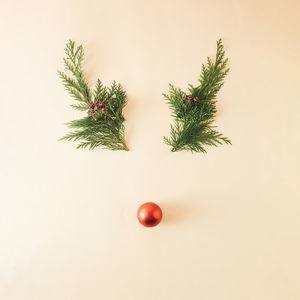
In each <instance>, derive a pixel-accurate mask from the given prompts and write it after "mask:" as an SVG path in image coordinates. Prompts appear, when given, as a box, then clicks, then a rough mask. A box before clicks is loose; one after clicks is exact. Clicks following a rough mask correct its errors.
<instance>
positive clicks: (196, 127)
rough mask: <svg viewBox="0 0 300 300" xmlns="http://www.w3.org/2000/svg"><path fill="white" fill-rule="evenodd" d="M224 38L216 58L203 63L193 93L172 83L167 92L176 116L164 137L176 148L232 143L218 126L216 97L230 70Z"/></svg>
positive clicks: (195, 148)
mask: <svg viewBox="0 0 300 300" xmlns="http://www.w3.org/2000/svg"><path fill="white" fill-rule="evenodd" d="M224 57H225V51H224V46H223V44H222V40H221V39H219V40H218V41H217V53H216V58H215V62H213V61H212V60H211V59H210V58H207V64H206V65H204V64H203V65H202V72H201V74H200V78H199V85H198V86H196V87H194V86H193V85H191V84H190V85H189V88H188V91H189V93H185V92H183V91H182V90H181V89H179V88H175V87H174V86H173V85H171V84H170V85H169V87H170V90H169V94H163V95H164V97H165V99H166V101H167V103H168V104H169V106H170V109H171V115H172V116H173V117H174V119H175V123H174V125H171V127H170V137H169V138H167V137H164V141H165V143H166V144H167V145H169V146H171V147H172V152H176V151H181V150H187V151H191V152H202V153H206V146H218V145H220V144H222V143H225V144H231V142H230V140H229V139H228V138H227V137H224V136H223V135H222V134H221V133H219V132H217V131H216V130H215V126H213V122H214V120H215V115H216V112H217V108H216V101H215V99H216V97H217V94H218V92H219V91H220V89H221V87H222V85H223V83H224V79H225V77H226V75H227V73H228V71H229V68H227V63H228V59H227V58H224Z"/></svg>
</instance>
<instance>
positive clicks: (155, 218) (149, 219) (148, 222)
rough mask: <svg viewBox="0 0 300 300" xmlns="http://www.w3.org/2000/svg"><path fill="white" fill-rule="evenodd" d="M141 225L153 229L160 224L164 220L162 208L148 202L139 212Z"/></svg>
mask: <svg viewBox="0 0 300 300" xmlns="http://www.w3.org/2000/svg"><path fill="white" fill-rule="evenodd" d="M137 217H138V220H139V221H140V223H141V224H142V225H144V226H146V227H153V226H156V225H158V224H159V222H160V221H161V218H162V211H161V209H160V207H159V206H158V205H157V204H155V203H153V202H146V203H144V204H142V205H141V206H140V208H139V209H138V212H137Z"/></svg>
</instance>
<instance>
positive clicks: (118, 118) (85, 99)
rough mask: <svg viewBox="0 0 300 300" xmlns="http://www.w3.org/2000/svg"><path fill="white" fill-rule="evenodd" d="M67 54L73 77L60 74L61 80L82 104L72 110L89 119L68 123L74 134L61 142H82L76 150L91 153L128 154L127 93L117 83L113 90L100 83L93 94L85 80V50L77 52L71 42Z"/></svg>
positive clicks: (65, 63)
mask: <svg viewBox="0 0 300 300" xmlns="http://www.w3.org/2000/svg"><path fill="white" fill-rule="evenodd" d="M65 52H66V56H67V57H66V58H64V65H65V67H66V69H67V71H69V72H70V74H71V75H70V76H69V75H67V74H66V73H64V72H61V71H58V74H59V77H60V78H61V79H62V81H63V84H64V85H65V87H66V89H67V91H68V92H69V94H70V95H71V96H72V97H73V98H74V99H75V100H76V101H79V102H80V103H78V104H71V107H73V108H74V109H76V110H79V111H87V114H88V115H87V116H86V117H84V118H82V119H79V120H74V121H71V122H69V123H67V125H68V126H69V127H70V128H73V129H75V131H73V132H71V133H69V134H67V135H65V136H63V137H62V138H61V139H60V140H74V141H79V142H80V143H79V145H78V146H77V148H89V149H90V150H92V149H94V148H96V147H98V146H102V147H103V148H105V149H110V150H126V151H128V150H129V149H128V147H127V145H126V142H125V127H124V125H123V122H124V121H125V118H124V116H123V108H124V107H125V105H126V103H127V99H126V93H125V91H124V90H123V89H122V87H121V85H120V84H117V83H116V82H115V81H114V82H113V83H112V85H111V87H105V86H103V85H102V83H101V81H100V79H98V80H97V83H96V87H95V89H94V91H93V93H92V92H91V90H90V88H89V87H88V84H87V82H86V81H85V79H84V74H83V68H82V62H83V57H84V53H83V48H82V46H81V45H80V46H79V47H77V48H76V49H75V43H74V42H73V41H71V40H70V41H69V42H68V43H67V44H66V49H65Z"/></svg>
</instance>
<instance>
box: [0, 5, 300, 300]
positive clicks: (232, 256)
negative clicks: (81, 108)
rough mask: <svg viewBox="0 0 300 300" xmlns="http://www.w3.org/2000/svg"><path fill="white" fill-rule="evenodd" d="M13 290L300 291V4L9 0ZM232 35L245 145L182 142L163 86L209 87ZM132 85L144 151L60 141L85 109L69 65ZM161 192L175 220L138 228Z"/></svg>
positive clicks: (6, 49) (5, 192) (6, 113)
mask: <svg viewBox="0 0 300 300" xmlns="http://www.w3.org/2000/svg"><path fill="white" fill-rule="evenodd" d="M0 11H1V12H0V25H1V26H0V30H1V46H0V54H1V75H0V77H1V78H0V86H1V104H0V105H1V119H0V128H1V150H0V151H1V200H0V246H1V247H0V299H1V300H41V299H42V300H54V299H55V300H83V299H86V300H96V299H97V300H98V299H101V300H102V299H104V300H106V299H108V300H110V299H112V300H115V299H116V300H117V299H126V300H135V299H145V300H150V299H160V300H162V299H164V300H165V299H174V300H185V299H189V300H193V299H195V300H198V299H205V300H241V299H243V300H246V299H251V300H299V299H300V258H299V252H300V233H299V226H300V218H299V215H300V203H299V198H300V197H299V196H300V193H299V187H298V185H299V175H298V172H299V154H298V153H299V145H300V138H299V117H300V114H299V110H300V101H299V67H300V63H299V53H300V42H299V29H300V26H299V25H300V21H299V11H300V5H299V1H296V0H295V1H274V0H272V1H266V0H265V1H261V0H256V1H250V0H249V1H239V0H231V1H196V0H194V1H174V0H173V1H162V0H160V1H159V0H157V1H156V0H155V1H138V0H126V1H121V0H119V1H96V0H95V1H60V0H56V1H53V0H49V1H33V0H28V1H25V0H23V1H21V0H20V1H12V0H4V1H3V0H2V1H1V5H0ZM219 37H222V38H223V41H224V45H225V48H226V52H227V55H228V56H229V58H230V67H231V72H230V74H229V76H228V78H227V79H226V83H225V85H224V87H223V89H222V91H221V93H220V95H219V98H218V100H219V102H218V109H219V112H218V115H217V125H218V126H219V130H220V131H221V132H222V133H224V134H225V135H227V136H229V137H230V138H231V139H232V142H233V146H232V147H230V146H222V147H219V148H210V149H209V152H208V154H206V155H203V154H190V153H185V152H180V153H171V152H170V148H169V147H168V146H166V145H164V144H163V142H162V136H163V135H168V132H169V124H170V123H171V122H172V119H171V117H170V111H169V108H168V106H167V105H166V103H165V101H164V99H163V97H162V95H161V94H162V92H167V90H168V83H169V82H171V83H173V84H175V85H176V86H180V87H182V88H186V86H187V84H188V83H196V82H197V77H198V75H199V73H200V71H201V63H202V62H204V61H205V59H206V57H207V56H208V55H210V56H213V55H214V54H215V42H216V40H217V39H218V38H219ZM69 38H72V39H74V40H75V41H77V42H78V43H81V44H83V46H84V49H85V53H86V60H85V63H84V67H85V71H86V77H87V79H88V80H89V82H90V83H91V84H93V85H94V84H95V81H96V79H97V77H100V78H101V79H102V80H103V82H104V83H105V84H110V83H111V81H112V80H113V79H116V80H117V81H118V82H121V83H122V84H123V86H124V87H125V89H126V90H127V93H128V100H129V104H128V106H127V108H126V110H125V116H126V119H127V122H126V124H125V125H126V137H127V141H128V144H129V147H130V148H131V151H130V152H128V153H126V152H109V151H103V150H101V149H97V150H96V151H88V150H76V149H75V143H72V142H57V140H58V138H59V137H61V136H62V135H64V134H65V133H66V132H67V131H68V129H67V128H66V127H65V125H64V122H67V121H69V120H72V119H76V118H77V117H79V116H80V115H81V114H80V113H78V112H76V111H74V110H72V109H71V108H70V107H69V104H71V103H72V100H71V98H70V97H69V95H68V94H67V92H66V91H65V89H64V87H63V86H62V84H61V82H60V80H59V79H58V76H57V73H56V70H57V69H62V68H63V64H62V57H63V56H64V44H65V42H66V41H67V40H68V39H69ZM146 201H155V202H157V203H158V204H160V205H161V207H162V209H163V212H164V219H163V222H162V223H161V224H160V225H159V226H158V227H156V228H152V229H148V228H144V227H142V226H140V225H139V223H138V222H137V219H136V210H137V208H138V206H139V205H140V204H142V203H143V202H146Z"/></svg>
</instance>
